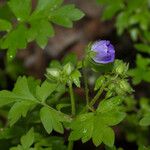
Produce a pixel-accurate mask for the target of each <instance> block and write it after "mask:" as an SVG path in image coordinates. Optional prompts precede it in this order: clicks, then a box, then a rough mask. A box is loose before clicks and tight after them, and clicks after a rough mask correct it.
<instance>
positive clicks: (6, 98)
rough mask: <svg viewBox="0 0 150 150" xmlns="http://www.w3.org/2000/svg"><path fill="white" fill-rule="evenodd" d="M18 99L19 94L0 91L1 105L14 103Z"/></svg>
mask: <svg viewBox="0 0 150 150" xmlns="http://www.w3.org/2000/svg"><path fill="white" fill-rule="evenodd" d="M16 99H17V96H16V95H15V94H13V93H12V92H10V91H6V90H3V91H0V107H3V106H5V105H8V104H10V103H13V102H15V101H16Z"/></svg>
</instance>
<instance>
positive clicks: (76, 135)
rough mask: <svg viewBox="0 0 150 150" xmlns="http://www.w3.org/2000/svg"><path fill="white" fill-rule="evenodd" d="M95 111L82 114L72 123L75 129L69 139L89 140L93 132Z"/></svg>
mask: <svg viewBox="0 0 150 150" xmlns="http://www.w3.org/2000/svg"><path fill="white" fill-rule="evenodd" d="M93 119H94V117H93V113H88V114H82V115H80V116H78V117H77V118H76V119H75V120H74V121H73V122H72V123H71V129H72V130H73V131H72V132H71V133H70V136H69V140H71V141H72V140H73V141H75V140H78V139H80V138H81V139H82V142H83V143H85V142H87V141H88V140H89V139H90V138H91V136H92V133H93V127H94V126H93V121H94V120H93Z"/></svg>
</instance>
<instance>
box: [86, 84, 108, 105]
mask: <svg viewBox="0 0 150 150" xmlns="http://www.w3.org/2000/svg"><path fill="white" fill-rule="evenodd" d="M105 86H106V84H104V85H102V87H101V88H100V89H99V91H98V92H97V94H96V95H95V97H94V98H93V99H92V100H91V102H90V104H89V106H90V107H92V106H93V105H94V104H95V103H96V101H97V100H98V99H99V97H100V96H101V94H102V93H103V91H104V88H105Z"/></svg>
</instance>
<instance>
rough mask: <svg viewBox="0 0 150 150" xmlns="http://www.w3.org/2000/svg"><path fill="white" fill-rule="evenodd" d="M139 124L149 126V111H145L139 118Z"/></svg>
mask: <svg viewBox="0 0 150 150" xmlns="http://www.w3.org/2000/svg"><path fill="white" fill-rule="evenodd" d="M139 124H140V125H141V126H149V125H150V113H149V112H148V113H146V114H145V115H144V117H143V118H142V119H141V120H140V122H139Z"/></svg>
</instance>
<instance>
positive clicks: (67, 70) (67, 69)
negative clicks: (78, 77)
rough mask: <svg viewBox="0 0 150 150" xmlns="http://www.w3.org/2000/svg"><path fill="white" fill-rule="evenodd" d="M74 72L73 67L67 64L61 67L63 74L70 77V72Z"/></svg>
mask: <svg viewBox="0 0 150 150" xmlns="http://www.w3.org/2000/svg"><path fill="white" fill-rule="evenodd" d="M73 70H74V66H73V65H72V64H71V63H67V64H66V65H65V66H64V67H63V71H64V73H65V74H67V75H70V74H71V73H72V71H73Z"/></svg>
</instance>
